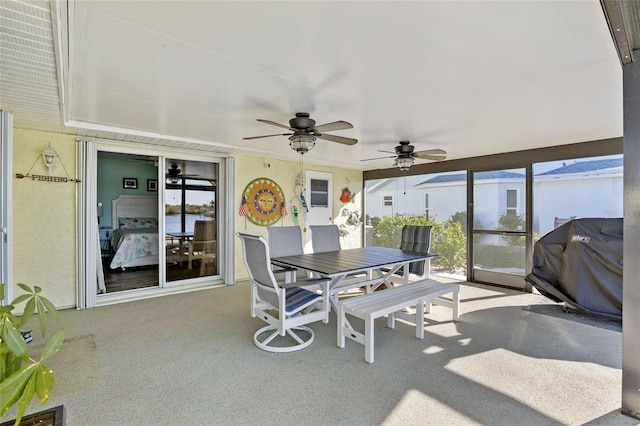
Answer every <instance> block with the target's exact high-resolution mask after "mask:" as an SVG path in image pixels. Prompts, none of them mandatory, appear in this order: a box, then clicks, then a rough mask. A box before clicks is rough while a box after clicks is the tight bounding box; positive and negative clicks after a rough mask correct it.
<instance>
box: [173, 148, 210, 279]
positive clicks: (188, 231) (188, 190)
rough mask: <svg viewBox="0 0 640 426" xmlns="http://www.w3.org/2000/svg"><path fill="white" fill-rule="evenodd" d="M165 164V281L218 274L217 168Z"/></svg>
mask: <svg viewBox="0 0 640 426" xmlns="http://www.w3.org/2000/svg"><path fill="white" fill-rule="evenodd" d="M165 164H166V165H167V175H166V179H165V183H164V186H165V189H166V192H165V206H164V207H165V208H164V220H165V239H164V245H165V253H166V265H167V269H166V272H167V274H166V276H167V282H168V283H171V282H176V281H181V280H186V279H191V278H200V277H210V276H214V275H218V263H217V261H218V244H217V242H218V238H217V236H218V221H217V218H218V214H217V209H218V203H217V202H216V193H217V182H218V166H217V164H214V163H209V162H202V161H187V160H180V159H176V158H173V159H167V160H166V162H165Z"/></svg>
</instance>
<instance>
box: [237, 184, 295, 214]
mask: <svg viewBox="0 0 640 426" xmlns="http://www.w3.org/2000/svg"><path fill="white" fill-rule="evenodd" d="M242 197H243V200H245V201H246V205H247V209H248V213H247V214H246V216H245V217H246V218H247V219H249V221H250V222H251V223H254V224H256V225H258V226H270V225H273V224H274V223H276V222H277V221H278V220H280V218H281V217H282V216H283V212H286V208H285V206H284V195H283V193H282V189H280V186H279V185H278V184H277V183H275V182H274V181H272V180H271V179H269V178H257V179H254V180H252V181H251V182H249V184H248V185H247V186H246V187H245V188H244V192H243V193H242ZM285 215H286V213H285Z"/></svg>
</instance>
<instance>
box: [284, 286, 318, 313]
mask: <svg viewBox="0 0 640 426" xmlns="http://www.w3.org/2000/svg"><path fill="white" fill-rule="evenodd" d="M285 297H286V299H287V302H286V307H285V311H286V312H287V313H290V312H295V311H297V310H298V309H300V307H302V306H306V305H308V304H310V303H312V302H313V301H315V300H317V299H322V295H320V294H318V293H314V292H313V291H309V290H305V289H304V288H300V287H291V288H287V289H286V296H285Z"/></svg>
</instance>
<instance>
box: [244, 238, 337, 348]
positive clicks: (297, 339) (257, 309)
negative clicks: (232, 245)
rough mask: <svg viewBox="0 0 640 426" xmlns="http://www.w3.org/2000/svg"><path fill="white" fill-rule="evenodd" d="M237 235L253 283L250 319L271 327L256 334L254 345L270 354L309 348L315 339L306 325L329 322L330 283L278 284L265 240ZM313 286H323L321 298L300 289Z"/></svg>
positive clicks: (304, 280)
mask: <svg viewBox="0 0 640 426" xmlns="http://www.w3.org/2000/svg"><path fill="white" fill-rule="evenodd" d="M236 235H237V236H238V238H239V239H240V241H241V242H242V255H243V260H244V266H245V267H246V268H247V272H248V273H249V278H250V279H251V316H252V317H258V318H260V319H261V320H263V321H265V322H266V323H267V324H268V325H267V326H265V327H262V328H260V329H259V330H258V331H256V333H255V334H254V336H253V341H254V343H255V345H256V346H257V347H259V348H260V349H262V350H265V351H269V352H292V351H297V350H300V349H304V348H306V347H307V346H309V345H310V344H311V343H313V339H314V333H313V330H312V329H310V328H309V327H307V326H306V324H309V323H312V322H316V321H323V322H324V323H328V322H329V306H330V305H329V297H328V287H329V281H330V280H329V279H328V278H315V279H311V278H305V279H299V278H296V281H294V282H291V283H279V282H277V281H276V278H275V276H274V274H273V270H272V269H271V254H270V252H269V247H268V245H267V242H266V240H265V239H264V238H262V237H261V236H258V235H249V234H242V233H237V234H236ZM311 284H317V285H320V286H321V288H322V289H323V291H322V294H319V293H316V292H313V291H310V290H306V289H305V288H303V287H301V285H311ZM265 336H266V337H265ZM277 337H280V338H278V339H276V338H277Z"/></svg>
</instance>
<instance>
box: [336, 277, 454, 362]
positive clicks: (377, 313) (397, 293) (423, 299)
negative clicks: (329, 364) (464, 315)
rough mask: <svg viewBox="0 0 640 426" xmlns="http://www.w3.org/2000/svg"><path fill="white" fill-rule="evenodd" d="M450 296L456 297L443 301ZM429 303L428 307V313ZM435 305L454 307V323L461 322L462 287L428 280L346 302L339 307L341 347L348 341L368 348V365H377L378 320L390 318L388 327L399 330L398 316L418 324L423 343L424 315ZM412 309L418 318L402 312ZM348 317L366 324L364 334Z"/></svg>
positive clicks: (339, 343)
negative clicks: (375, 353) (375, 344)
mask: <svg viewBox="0 0 640 426" xmlns="http://www.w3.org/2000/svg"><path fill="white" fill-rule="evenodd" d="M448 293H451V294H452V300H451V301H448V300H444V299H440V296H443V295H445V294H448ZM425 303H426V304H428V306H427V307H426V309H425ZM431 304H437V305H444V306H447V307H450V308H451V310H452V317H453V320H454V321H458V319H459V317H460V285H459V284H453V283H439V282H437V281H435V280H432V279H426V280H421V281H416V282H414V283H410V284H405V285H402V286H398V287H392V288H389V289H385V290H382V291H377V292H373V293H369V294H365V295H363V296H356V297H353V298H350V299H348V300H345V301H342V302H340V303H339V304H338V347H340V348H344V346H345V337H348V338H350V339H352V340H355V341H356V342H358V343H360V344H363V345H364V347H365V350H364V354H365V356H364V358H365V361H367V362H368V363H372V362H373V361H374V356H373V348H374V329H373V325H374V320H375V319H376V318H379V317H382V316H385V315H387V325H388V327H389V328H395V318H396V316H397V317H399V318H402V319H404V320H407V321H409V322H412V323H413V324H415V326H416V337H417V338H418V339H422V338H424V314H425V312H427V313H428V312H429V311H430V307H431ZM410 306H415V307H416V314H415V315H410V314H408V313H405V312H400V311H401V310H402V309H405V308H407V307H410ZM347 314H349V315H352V316H355V317H358V318H360V319H362V320H364V333H360V332H358V331H356V330H354V329H353V327H351V324H350V323H349V321H348V320H347V318H346V315H347Z"/></svg>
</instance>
